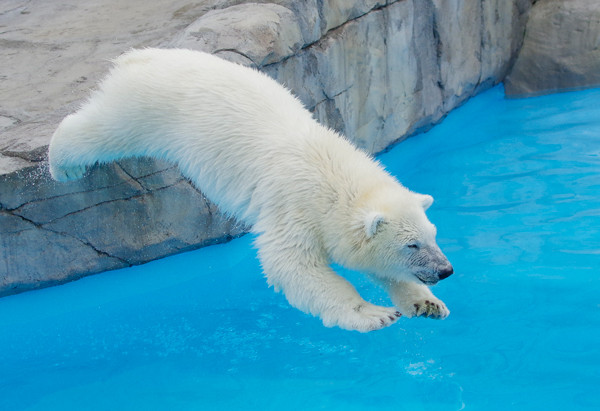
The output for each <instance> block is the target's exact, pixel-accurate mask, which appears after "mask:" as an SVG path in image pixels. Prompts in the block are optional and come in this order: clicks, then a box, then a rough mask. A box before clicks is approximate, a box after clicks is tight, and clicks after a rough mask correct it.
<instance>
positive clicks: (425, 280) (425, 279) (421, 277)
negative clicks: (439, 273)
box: [415, 272, 439, 285]
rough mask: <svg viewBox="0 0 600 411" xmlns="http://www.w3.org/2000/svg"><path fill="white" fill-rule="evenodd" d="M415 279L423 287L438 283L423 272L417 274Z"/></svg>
mask: <svg viewBox="0 0 600 411" xmlns="http://www.w3.org/2000/svg"><path fill="white" fill-rule="evenodd" d="M415 277H417V278H418V279H419V281H421V282H422V283H423V284H425V285H436V284H437V283H438V281H439V279H438V278H434V277H431V274H429V273H425V272H418V273H416V274H415Z"/></svg>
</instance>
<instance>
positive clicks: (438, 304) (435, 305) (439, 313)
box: [406, 298, 450, 320]
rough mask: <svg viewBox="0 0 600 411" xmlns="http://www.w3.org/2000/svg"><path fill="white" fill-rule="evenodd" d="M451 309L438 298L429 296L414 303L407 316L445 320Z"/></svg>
mask: <svg viewBox="0 0 600 411" xmlns="http://www.w3.org/2000/svg"><path fill="white" fill-rule="evenodd" d="M449 314H450V310H448V308H446V305H445V304H444V303H443V302H442V301H441V300H438V299H437V298H429V299H427V300H421V301H416V302H413V303H412V307H411V308H410V310H409V312H408V313H407V314H406V316H407V317H409V318H410V317H426V318H433V319H435V320H443V319H444V318H446V317H448V315H449Z"/></svg>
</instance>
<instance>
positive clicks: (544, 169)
mask: <svg viewBox="0 0 600 411" xmlns="http://www.w3.org/2000/svg"><path fill="white" fill-rule="evenodd" d="M599 154H600V90H592V91H585V92H577V93H568V94H559V95H554V96H548V97H540V98H534V99H526V100H504V99H503V98H502V90H501V89H500V88H496V89H494V90H491V91H489V92H487V93H485V94H483V95H481V96H479V97H477V98H476V99H474V100H471V101H470V102H468V103H467V104H466V105H465V106H463V107H461V108H460V109H458V110H456V111H455V112H453V113H451V114H450V115H449V116H448V117H447V119H446V120H445V121H444V122H443V123H442V124H441V125H439V126H437V127H435V128H434V129H433V130H431V131H430V132H428V133H426V134H424V135H420V136H417V137H415V138H411V139H409V140H407V141H405V142H403V143H402V144H399V145H397V146H396V147H394V149H393V150H391V151H390V152H388V153H385V154H383V155H382V156H381V157H380V158H381V161H382V162H383V163H384V164H385V165H386V166H387V167H388V168H389V170H391V171H392V172H393V173H394V174H395V175H397V176H398V177H399V179H400V180H401V181H402V182H403V183H404V184H406V185H407V186H408V187H410V188H411V189H413V190H414V191H418V192H423V193H429V194H432V195H434V197H435V203H434V205H433V206H432V208H431V209H430V210H429V211H428V214H429V216H430V218H431V220H432V221H433V222H434V223H435V224H436V225H437V226H438V240H439V243H440V245H441V247H442V248H443V249H444V251H445V252H446V254H447V255H448V257H449V258H450V260H451V261H452V263H453V265H454V268H455V271H456V274H455V275H453V276H452V277H450V278H449V279H448V280H446V281H443V282H442V283H440V284H439V285H438V286H437V287H435V292H436V294H438V295H439V296H440V298H442V299H443V300H444V301H445V302H446V304H447V305H448V307H449V308H450V310H451V311H452V314H451V315H450V317H449V318H448V319H447V320H445V321H442V322H438V321H432V320H424V319H413V320H408V319H401V320H400V321H399V322H398V323H397V324H395V325H394V326H392V327H390V328H388V329H385V330H382V331H379V332H374V333H369V334H366V335H363V334H358V333H352V332H347V331H342V330H338V329H327V328H324V327H323V326H322V325H321V324H320V322H319V321H318V320H316V319H314V318H312V317H310V316H307V315H304V314H302V313H300V312H298V311H297V310H295V309H293V308H291V307H289V305H288V304H287V303H286V302H285V299H284V298H283V297H282V296H281V295H278V294H275V293H274V292H273V291H272V290H270V289H268V288H267V286H266V283H265V281H264V279H263V278H262V274H261V273H260V269H259V266H258V263H257V261H256V259H255V251H254V250H253V249H252V247H251V242H252V238H250V236H246V237H244V238H241V239H238V240H235V241H233V242H232V243H230V244H227V245H221V246H213V247H208V248H206V249H202V250H198V251H195V252H191V253H187V254H183V255H178V256H174V257H171V258H167V259H164V260H160V261H156V262H153V263H150V264H147V265H144V266H141V267H134V268H130V269H126V270H120V271H114V272H111V273H105V274H102V275H98V276H94V277H89V278H86V279H83V280H81V281H78V282H75V283H71V284H67V285H64V286H60V287H55V288H52V289H46V290H40V291H35V292H30V293H26V294H21V295H16V296H11V297H8V298H4V299H1V300H0V318H1V319H2V332H1V333H0V364H2V367H0V409H10V410H20V409H32V410H48V409H60V410H65V409H72V410H79V409H97V410H105V409H145V410H147V409H274V410H279V409H314V408H321V409H344V410H363V409H378V410H457V409H461V408H465V409H486V410H493V409H497V410H506V409H528V410H529V409H557V410H564V409H586V408H587V409H597V408H598V407H599V406H600V396H599V395H598V394H597V383H598V381H600V372H599V371H598V370H599V369H600V367H599V366H600V350H598V345H599V343H600V300H599V298H598V295H600V282H599V281H598V268H599V266H600V260H599V254H600V228H599V226H600V224H599V223H598V221H599V216H600V156H599ZM344 273H345V275H347V276H348V277H349V278H350V279H351V280H352V281H353V282H354V283H355V284H356V285H357V288H358V289H359V291H360V292H361V293H362V294H363V295H365V296H368V297H369V298H370V299H371V300H373V301H375V302H379V303H386V302H387V299H386V297H385V295H384V294H383V293H382V292H381V290H379V289H377V288H375V287H374V286H373V285H372V284H370V283H369V282H368V281H367V280H366V279H364V278H363V277H361V276H360V275H358V274H356V273H346V272H344Z"/></svg>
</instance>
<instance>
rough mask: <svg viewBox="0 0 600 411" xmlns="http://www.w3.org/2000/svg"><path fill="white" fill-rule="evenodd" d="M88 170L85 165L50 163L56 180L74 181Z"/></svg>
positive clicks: (51, 171) (51, 172)
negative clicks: (70, 165) (59, 165)
mask: <svg viewBox="0 0 600 411" xmlns="http://www.w3.org/2000/svg"><path fill="white" fill-rule="evenodd" d="M85 172H86V167H85V166H72V167H58V166H56V165H52V164H51V165H50V174H51V175H52V178H53V179H55V180H56V181H63V182H66V181H73V180H79V179H80V178H81V177H83V175H84V174H85Z"/></svg>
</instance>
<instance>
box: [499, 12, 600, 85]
mask: <svg viewBox="0 0 600 411" xmlns="http://www.w3.org/2000/svg"><path fill="white" fill-rule="evenodd" d="M597 86H600V2H599V1H598V0H570V1H564V0H545V1H538V2H537V3H536V4H535V6H534V7H533V8H532V9H531V12H530V18H529V22H528V24H527V34H526V36H525V41H524V44H523V48H522V49H521V51H520V53H519V56H518V58H517V61H516V62H515V65H514V67H513V69H512V71H511V73H510V75H509V76H508V78H507V79H506V93H507V94H508V95H512V96H525V95H538V94H544V93H550V92H555V91H561V90H571V89H581V88H586V87H597Z"/></svg>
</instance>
